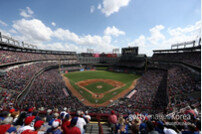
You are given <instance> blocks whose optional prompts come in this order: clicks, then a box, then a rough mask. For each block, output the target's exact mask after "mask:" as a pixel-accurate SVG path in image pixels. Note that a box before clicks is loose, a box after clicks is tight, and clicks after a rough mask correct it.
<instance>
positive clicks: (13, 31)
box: [9, 29, 17, 34]
mask: <svg viewBox="0 0 202 134" xmlns="http://www.w3.org/2000/svg"><path fill="white" fill-rule="evenodd" d="M9 32H10V33H14V34H15V33H17V32H16V31H15V30H14V29H10V30H9Z"/></svg>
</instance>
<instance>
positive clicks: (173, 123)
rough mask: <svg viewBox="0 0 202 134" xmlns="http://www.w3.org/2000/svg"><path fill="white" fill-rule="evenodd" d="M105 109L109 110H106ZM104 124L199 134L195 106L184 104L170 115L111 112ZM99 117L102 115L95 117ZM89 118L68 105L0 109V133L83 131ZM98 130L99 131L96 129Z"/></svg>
mask: <svg viewBox="0 0 202 134" xmlns="http://www.w3.org/2000/svg"><path fill="white" fill-rule="evenodd" d="M108 112H109V111H108ZM107 117H108V125H109V127H110V128H111V129H110V131H111V132H108V133H111V134H129V133H130V134H200V133H201V120H200V115H199V114H198V111H197V110H196V109H192V108H191V107H189V106H188V107H187V108H186V109H184V110H183V111H182V110H181V111H180V112H178V113H175V114H173V115H162V114H155V115H152V114H149V113H144V114H143V113H139V112H133V113H128V114H125V115H123V114H121V113H119V112H116V111H111V112H110V114H108V115H107ZM98 118H99V119H102V116H100V117H98ZM91 120H92V115H90V114H88V112H83V111H82V110H78V111H77V112H76V114H75V113H72V112H71V109H69V108H66V107H65V108H63V109H62V110H61V111H59V110H58V109H56V108H55V109H42V108H40V109H36V108H35V107H27V108H26V109H24V110H21V111H19V110H18V109H15V108H13V107H10V109H9V110H7V111H0V134H85V133H86V132H87V128H88V126H89V123H90V121H91ZM96 133H99V132H96Z"/></svg>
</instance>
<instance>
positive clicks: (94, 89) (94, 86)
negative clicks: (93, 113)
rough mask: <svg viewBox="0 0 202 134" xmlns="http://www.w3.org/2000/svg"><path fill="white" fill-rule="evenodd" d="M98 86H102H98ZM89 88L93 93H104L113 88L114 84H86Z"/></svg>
mask: <svg viewBox="0 0 202 134" xmlns="http://www.w3.org/2000/svg"><path fill="white" fill-rule="evenodd" d="M98 86H102V88H98ZM85 88H87V89H88V90H90V91H92V92H93V93H103V92H106V91H108V90H110V89H113V88H114V86H112V85H110V84H107V83H104V82H95V83H92V84H89V85H87V86H85Z"/></svg>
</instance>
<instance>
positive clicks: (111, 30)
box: [104, 26, 125, 37]
mask: <svg viewBox="0 0 202 134" xmlns="http://www.w3.org/2000/svg"><path fill="white" fill-rule="evenodd" d="M104 34H105V35H113V36H116V37H118V36H119V35H125V32H124V31H121V30H119V29H118V28H116V27H115V26H112V27H107V28H106V29H105V30H104Z"/></svg>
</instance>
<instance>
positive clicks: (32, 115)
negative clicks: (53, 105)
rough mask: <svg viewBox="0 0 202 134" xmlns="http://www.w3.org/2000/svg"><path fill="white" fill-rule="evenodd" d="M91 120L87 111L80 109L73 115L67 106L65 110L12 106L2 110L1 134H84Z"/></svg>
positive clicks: (0, 116)
mask: <svg viewBox="0 0 202 134" xmlns="http://www.w3.org/2000/svg"><path fill="white" fill-rule="evenodd" d="M42 112H43V114H41V113H42ZM90 120H91V116H90V115H88V113H87V112H85V113H84V112H83V111H81V110H78V111H77V113H76V115H74V116H71V114H70V111H69V109H67V108H66V107H65V108H64V109H63V111H58V109H48V110H47V111H44V110H43V111H42V109H40V110H37V109H36V108H35V107H31V108H26V109H25V110H22V111H19V110H17V109H14V108H12V107H11V109H10V110H9V111H1V112H0V134H84V133H85V131H86V127H87V126H88V123H89V122H90Z"/></svg>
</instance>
